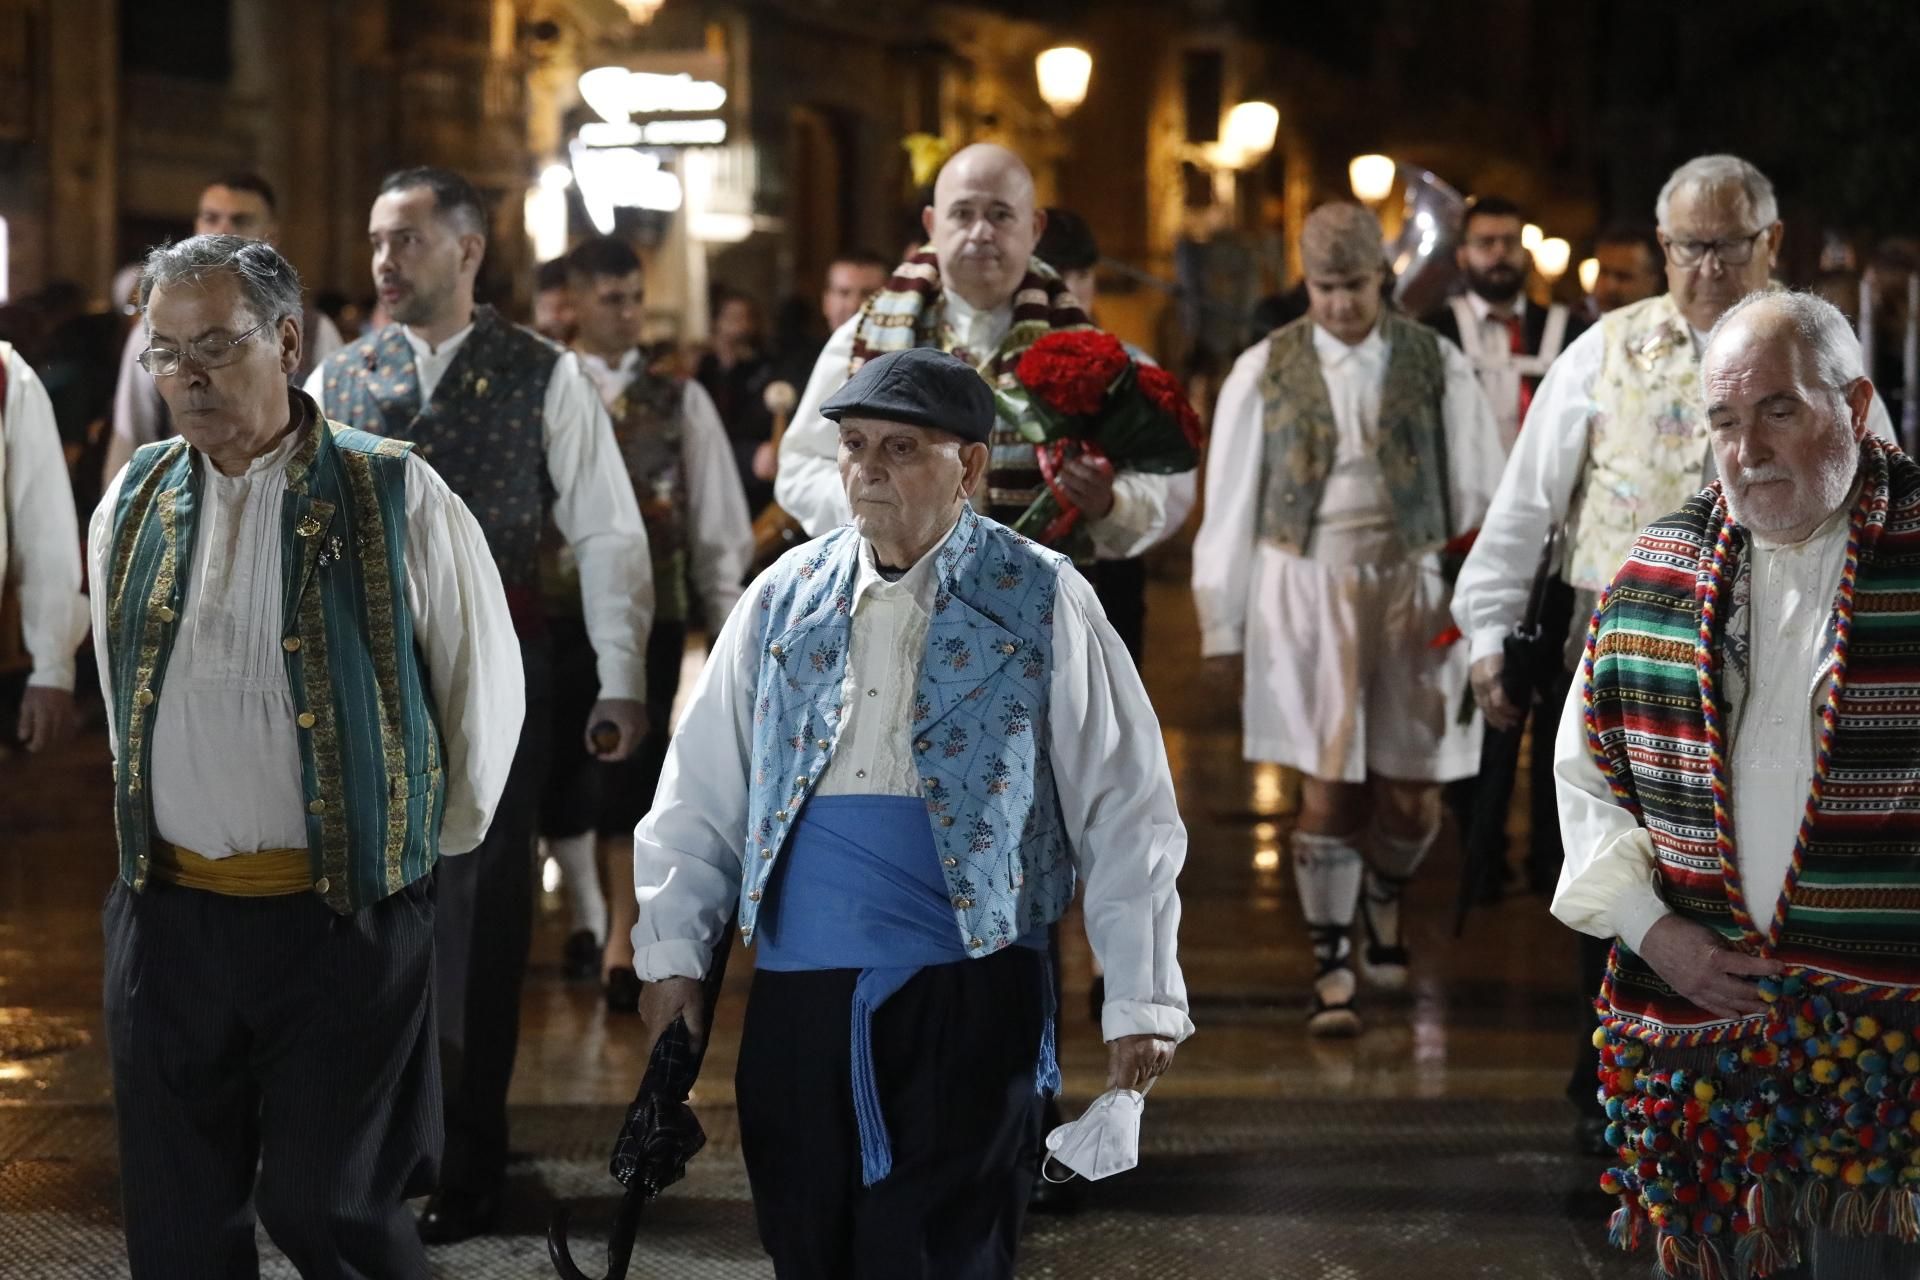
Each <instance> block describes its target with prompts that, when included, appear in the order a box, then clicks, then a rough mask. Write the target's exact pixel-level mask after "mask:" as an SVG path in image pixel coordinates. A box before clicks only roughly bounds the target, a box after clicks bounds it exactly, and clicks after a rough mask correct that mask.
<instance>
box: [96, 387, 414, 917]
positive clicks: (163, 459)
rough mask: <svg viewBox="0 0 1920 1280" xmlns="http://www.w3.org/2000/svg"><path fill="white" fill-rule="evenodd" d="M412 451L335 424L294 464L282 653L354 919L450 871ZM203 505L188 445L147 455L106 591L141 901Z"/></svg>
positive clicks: (310, 776) (336, 879)
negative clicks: (413, 513)
mask: <svg viewBox="0 0 1920 1280" xmlns="http://www.w3.org/2000/svg"><path fill="white" fill-rule="evenodd" d="M411 448H412V446H411V445H408V444H406V443H405V442H403V441H398V440H382V439H379V438H378V437H375V436H370V435H367V434H365V433H363V432H359V431H352V430H348V429H347V428H345V427H342V426H340V425H338V424H337V423H328V424H326V428H325V429H319V430H315V429H313V428H308V430H307V434H306V439H305V440H304V441H302V442H301V444H300V445H299V446H298V448H296V449H295V451H294V454H293V456H292V458H291V459H289V460H288V463H287V494H286V501H285V505H284V506H283V507H282V508H281V512H280V550H281V563H282V565H283V566H284V567H285V572H286V581H285V582H284V583H283V584H281V588H280V593H281V623H280V630H281V635H282V636H284V637H285V639H284V641H283V642H282V646H281V647H282V650H283V652H284V653H285V656H286V664H287V684H288V688H289V690H290V691H291V693H292V695H293V702H294V705H295V707H297V708H298V710H299V726H300V727H299V729H298V733H299V737H300V783H301V790H302V792H303V794H305V796H306V797H307V847H308V849H309V850H310V851H311V854H312V873H313V888H314V892H315V893H317V894H319V895H320V896H321V897H322V898H324V899H325V900H326V903H327V905H328V906H329V907H331V908H333V909H334V910H335V911H337V912H340V913H342V914H345V913H347V912H351V911H355V910H358V909H359V908H361V907H364V906H367V905H369V904H371V903H374V902H378V901H380V900H381V899H382V898H385V897H386V896H387V895H388V894H392V893H397V892H399V891H400V890H401V889H404V888H405V887H406V886H407V885H409V884H411V883H412V882H413V881H415V880H417V879H419V878H420V877H421V876H423V875H425V874H426V873H427V872H428V870H430V869H431V868H432V866H433V863H434V860H435V859H436V858H437V857H438V856H439V849H440V815H441V811H442V810H443V809H444V808H445V805H446V792H445V789H444V787H443V786H442V784H441V779H440V730H439V727H438V725H437V724H436V722H435V717H434V709H433V703H432V695H431V694H430V693H429V691H428V685H427V675H426V671H425V669H424V668H423V667H422V666H421V663H420V656H419V653H418V651H417V649H416V648H415V646H414V642H413V615H412V613H411V612H410V611H409V610H408V608H407V599H406V585H407V570H406V545H407V524H406V510H407V489H406V455H407V454H408V453H409V452H410V451H411ZM200 488H201V484H200V480H199V476H198V468H197V467H196V466H195V464H194V451H193V450H192V449H191V448H189V447H188V445H187V443H186V441H184V440H173V441H169V442H165V443H161V444H150V445H147V446H145V447H144V448H142V449H140V450H138V451H137V452H136V453H135V454H134V455H133V460H132V461H131V462H129V463H128V464H127V470H126V475H125V478H124V479H123V480H122V481H121V489H120V500H119V503H118V505H117V506H116V507H115V509H114V513H113V530H112V541H111V557H110V559H109V560H108V570H107V580H106V582H105V583H102V584H99V585H98V586H97V587H96V589H98V590H104V591H106V592H107V632H106V635H104V636H102V637H100V638H99V643H102V644H105V645H106V646H107V650H108V653H107V657H108V663H109V670H110V671H111V672H112V678H113V697H114V705H113V706H112V708H111V709H110V713H111V714H112V716H113V723H114V730H115V733H116V735H117V740H118V742H119V746H120V751H119V758H118V760H117V761H116V762H115V765H114V827H115V830H116V832H117V834H118V839H119V846H120V878H121V879H122V880H124V881H125V882H126V883H127V884H128V885H130V886H131V887H132V888H134V889H135V890H141V889H144V888H146V883H147V872H148V868H149V857H150V855H149V852H148V850H149V848H150V847H151V845H152V843H153V841H154V840H155V839H156V836H155V834H154V830H153V797H152V796H151V794H150V793H149V792H148V789H147V786H146V782H147V779H148V778H149V777H150V776H151V772H150V769H149V763H150V761H149V757H150V755H151V752H152V727H153V723H154V719H155V716H156V714H157V709H158V707H159V704H160V699H161V698H162V697H164V696H165V690H164V689H163V688H162V687H161V685H162V682H163V680H164V679H165V676H166V672H167V659H168V657H169V655H170V654H171V653H172V652H173V641H174V635H175V633H176V631H177V629H178V628H177V624H176V620H177V618H178V617H179V614H180V609H181V604H182V602H183V601H184V600H185V599H186V587H187V573H188V570H189V568H190V566H191V565H192V564H193V548H194V535H195V532H196V529H197V527H198V524H199V515H200V510H199V508H200ZM341 548H345V550H344V552H342V551H341V550H340V549H341ZM349 726H351V728H350V727H349Z"/></svg>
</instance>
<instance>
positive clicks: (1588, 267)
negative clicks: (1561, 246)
mask: <svg viewBox="0 0 1920 1280" xmlns="http://www.w3.org/2000/svg"><path fill="white" fill-rule="evenodd" d="M1599 283H1600V259H1598V258H1582V259H1581V260H1580V292H1582V293H1592V292H1593V286H1594V285H1596V284H1599Z"/></svg>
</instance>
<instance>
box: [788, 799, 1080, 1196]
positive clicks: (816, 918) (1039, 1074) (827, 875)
mask: <svg viewBox="0 0 1920 1280" xmlns="http://www.w3.org/2000/svg"><path fill="white" fill-rule="evenodd" d="M782 864H783V865H782V868H781V876H782V877H783V879H782V881H781V883H780V884H779V885H778V886H777V888H776V893H775V896H774V900H773V902H772V903H771V904H770V905H771V906H772V910H771V911H770V912H768V913H765V914H763V916H762V918H761V926H760V937H759V940H758V944H757V946H758V955H757V957H756V959H755V963H756V964H757V965H758V966H759V967H760V968H762V969H766V970H769V971H771V972H794V971H798V970H814V969H858V970H860V976H859V978H858V979H856V980H855V982H854V985H853V1110H854V1116H855V1118H856V1119H857V1120H858V1122H859V1126H860V1162H861V1176H862V1180H863V1182H864V1183H865V1184H866V1185H867V1186H872V1185H873V1184H874V1183H876V1182H878V1181H880V1179H882V1178H884V1177H886V1176H887V1174H888V1173H890V1172H892V1169H893V1147H892V1144H891V1142H890V1141H889V1139H888V1137H887V1126H886V1118H885V1117H884V1116H883V1115H881V1112H880V1090H879V1086H878V1084H877V1082H876V1081H875V1078H874V1069H873V1014H874V1011H875V1010H876V1009H878V1008H879V1007H880V1006H881V1005H883V1004H885V1003H886V1002H887V1000H888V999H889V998H890V997H891V996H892V995H893V994H894V993H895V992H896V991H898V990H900V988H902V987H904V986H906V985H907V983H908V982H910V981H911V980H912V979H913V976H914V975H915V974H916V973H919V972H920V971H921V970H922V969H925V968H928V967H930V966H932V965H941V964H955V963H958V962H960V961H964V960H967V959H968V958H969V957H968V955H967V949H966V946H965V944H964V943H963V942H962V940H961V938H960V933H959V926H958V925H956V924H955V922H954V914H953V913H954V906H953V904H952V903H951V902H949V901H948V900H947V883H946V877H945V875H944V874H943V873H942V871H941V869H940V859H939V855H938V853H937V852H936V851H935V848H934V843H933V826H932V824H931V823H930V822H929V821H928V820H927V806H926V805H925V803H924V802H922V801H921V800H919V799H918V798H917V797H914V796H815V797H814V798H813V799H812V800H810V801H809V802H808V803H807V807H806V808H805V809H804V810H803V811H802V812H801V814H800V820H799V821H798V822H797V823H795V824H794V828H793V837H792V839H791V841H790V842H789V843H788V846H787V849H786V852H785V853H784V854H783V855H782ZM1016 945H1018V946H1022V947H1029V948H1032V949H1033V950H1036V951H1043V952H1044V951H1045V950H1046V949H1047V931H1046V930H1045V929H1036V930H1034V931H1033V932H1032V933H1030V934H1028V935H1027V936H1026V937H1024V938H1021V939H1020V940H1019V941H1018V943H1017V944H1016ZM1041 985H1042V987H1043V988H1044V989H1045V999H1044V1004H1043V1006H1042V1007H1043V1008H1044V1009H1045V1013H1046V1018H1045V1023H1044V1027H1043V1029H1042V1031H1041V1035H1040V1055H1039V1060H1038V1061H1037V1062H1036V1063H1035V1064H1034V1087H1035V1088H1036V1089H1038V1090H1041V1091H1045V1092H1051V1091H1057V1090H1058V1089H1059V1087H1060V1068H1059V1064H1058V1061H1057V1060H1056V1058H1055V1055H1054V997H1053V981H1052V978H1051V976H1050V975H1048V976H1046V977H1045V978H1044V979H1043V981H1042V983H1041Z"/></svg>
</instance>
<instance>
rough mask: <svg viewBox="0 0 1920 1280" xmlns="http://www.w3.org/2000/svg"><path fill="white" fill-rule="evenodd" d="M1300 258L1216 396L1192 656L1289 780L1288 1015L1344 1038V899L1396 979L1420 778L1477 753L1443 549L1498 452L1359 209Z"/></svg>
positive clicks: (1422, 838)
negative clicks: (1393, 306) (1277, 315)
mask: <svg viewBox="0 0 1920 1280" xmlns="http://www.w3.org/2000/svg"><path fill="white" fill-rule="evenodd" d="M1300 257H1301V260H1302V265H1303V266H1304V268H1305V273H1306V280H1307V292H1308V296H1309V300H1310V309H1309V313H1308V314H1307V315H1306V316H1304V317H1302V318H1301V319H1299V320H1296V321H1294V322H1293V323H1292V324H1290V325H1287V326H1286V327H1284V328H1281V329H1277V330H1275V331H1274V332H1273V333H1272V334H1271V335H1270V336H1268V337H1267V338H1266V339H1264V340H1263V341H1261V342H1258V343H1256V344H1255V345H1254V346H1253V347H1252V348H1251V349H1250V350H1248V351H1247V352H1246V353H1245V354H1243V355H1242V356H1241V357H1240V359H1239V361H1238V362H1237V363H1236V364H1235V365H1234V368H1233V372H1232V374H1231V375H1230V376H1229V377H1228V378H1227V380H1226V382H1225V384H1224V385H1223V386H1222V387H1221V389H1220V400H1219V405H1218V407H1217V409H1216V410H1215V413H1214V427H1213V445H1212V450H1211V453H1210V456H1209V458H1208V462H1207V478H1206V486H1207V487H1206V513H1207V514H1206V520H1205V523H1203V524H1202V525H1201V527H1200V533H1199V536H1198V537H1197V538H1196V539H1195V540H1194V545H1193V594H1194V603H1195V604H1196V606H1197V607H1198V610H1199V614H1200V625H1201V652H1202V653H1203V654H1204V655H1205V656H1206V657H1207V658H1208V660H1209V662H1210V664H1211V665H1212V666H1213V667H1214V669H1215V671H1216V673H1217V674H1219V675H1220V676H1221V677H1222V678H1223V679H1225V680H1227V681H1229V682H1233V683H1238V684H1240V685H1241V687H1242V688H1243V689H1244V697H1243V708H1242V709H1243V714H1244V718H1245V726H1246V728H1245V732H1246V746H1245V749H1246V756H1247V758H1248V759H1249V760H1261V761H1271V762H1274V763H1277V764H1283V765H1287V766H1290V767H1291V768H1294V769H1297V770H1299V771H1300V772H1301V774H1303V775H1304V781H1303V783H1302V786H1301V805H1300V819H1299V826H1298V827H1297V829H1296V830H1295V832H1294V837H1293V865H1294V877H1295V880H1296V882H1297V883H1298V885H1299V889H1300V903H1301V907H1302V908H1303V911H1304V914H1305V916H1306V922H1307V927H1308V929H1309V930H1310V931H1311V933H1312V938H1313V951H1314V958H1315V961H1316V964H1317V969H1318V975H1317V977H1316V980H1315V983H1314V1001H1313V1010H1312V1013H1311V1015H1310V1018H1309V1021H1308V1024H1307V1026H1308V1030H1309V1031H1310V1032H1311V1033H1313V1034H1315V1035H1354V1034H1356V1033H1357V1032H1358V1031H1359V1030H1360V1020H1359V1016H1358V1014H1357V1013H1356V1012H1355V1008H1354V997H1355V990H1356V981H1355V977H1354V972H1353V968H1352V963H1351V960H1352V947H1351V945H1350V943H1349V941H1348V938H1347V934H1348V932H1349V931H1350V930H1351V928H1352V926H1353V923H1354V913H1355V910H1356V908H1357V909H1358V910H1359V912H1360V918H1361V924H1362V925H1363V926H1364V928H1365V932H1366V949H1365V952H1364V953H1363V954H1362V956H1361V961H1362V964H1361V972H1362V973H1363V974H1365V975H1366V976H1367V978H1368V979H1369V980H1370V981H1371V982H1372V983H1373V984H1374V985H1375V986H1376V987H1378V988H1380V989H1383V990H1397V989H1400V988H1402V987H1404V986H1405V985H1406V981H1407V950H1406V944H1405V940H1404V938H1403V937H1402V934H1401V929H1400V919H1399V915H1400V912H1399V903H1400V896H1401V893H1402V891H1403V890H1404V888H1405V886H1406V884H1407V881H1408V879H1409V878H1410V877H1411V876H1412V875H1413V872H1414V870H1415V868H1417V867H1418V866H1419V865H1420V863H1421V861H1422V860H1423V859H1424V858H1425V857H1426V854H1427V851H1428V849H1429V848H1431V847H1432V844H1433V840H1434V837H1435V836H1436V835H1437V833H1438V831H1439V824H1440V807H1439V802H1440V784H1442V783H1445V782H1450V781H1452V780H1454V779H1456V778H1464V777H1467V776H1469V775H1471V774H1472V773H1473V772H1474V771H1475V769H1477V768H1478V766H1479V761H1480V729H1479V726H1478V724H1477V723H1472V722H1469V723H1465V724H1463V723H1461V719H1460V716H1459V715H1458V714H1457V713H1458V711H1459V708H1460V706H1461V703H1462V700H1463V698H1464V697H1465V694H1466V689H1467V655H1466V647H1465V646H1464V645H1461V644H1458V643H1453V642H1452V640H1453V637H1454V635H1456V634H1457V633H1452V634H1450V632H1451V628H1452V623H1451V620H1450V619H1449V618H1448V616H1447V602H1448V596H1449V593H1450V586H1449V583H1448V581H1447V578H1446V576H1445V574H1444V573H1443V569H1442V552H1443V549H1444V548H1446V546H1447V544H1448V543H1450V542H1452V541H1454V540H1455V539H1457V538H1458V537H1459V536H1460V535H1461V534H1462V533H1463V532H1464V531H1466V530H1469V529H1472V528H1473V527H1474V526H1475V525H1476V524H1478V523H1479V520H1480V516H1481V513H1482V512H1484V511H1485V510H1486V509H1487V503H1488V501H1489V500H1490V498H1491V497H1492V494H1493V490H1494V486H1495V485H1496V484H1498V483H1499V480H1500V468H1501V466H1502V463H1503V461H1504V455H1503V453H1502V450H1501V447H1500V435H1499V427H1498V425H1497V424H1496V422H1495V420H1494V416H1493V410H1492V408H1491V407H1490V406H1489V405H1488V404H1487V400H1486V397H1485V395H1483V394H1482V393H1481V390H1480V386H1479V383H1478V382H1477V381H1476V380H1475V378H1474V372H1473V366H1472V365H1471V364H1470V363H1468V361H1467V358H1466V357H1465V356H1464V355H1462V354H1461V352H1460V349H1459V348H1458V347H1456V346H1454V345H1453V344H1452V343H1451V342H1448V341H1447V340H1446V339H1444V338H1441V337H1439V336H1438V335H1437V334H1435V333H1434V332H1433V331H1432V330H1430V329H1427V328H1425V327H1423V326H1421V325H1418V324H1415V323H1413V322H1412V321H1410V320H1407V319H1405V318H1403V317H1401V316H1399V315H1396V314H1395V313H1393V312H1392V311H1390V310H1388V309H1387V308H1386V307H1385V306H1384V304H1383V301H1382V298H1381V288H1382V285H1383V284H1384V282H1385V279H1386V263H1385V257H1384V254H1383V251H1382V249H1381V234H1380V224H1379V223H1378V222H1377V221H1375V219H1374V217H1373V215H1372V214H1371V213H1368V212H1367V211H1366V210H1365V209H1362V208H1361V207H1360V206H1358V205H1355V204H1329V205H1325V206H1322V207H1321V208H1319V209H1316V210H1315V211H1314V212H1313V213H1312V214H1311V215H1310V216H1309V217H1308V218H1307V221H1306V225H1305V226H1304V227H1303V228H1302V230H1301V233H1300ZM1363 889H1364V893H1363Z"/></svg>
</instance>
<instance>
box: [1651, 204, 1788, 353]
mask: <svg viewBox="0 0 1920 1280" xmlns="http://www.w3.org/2000/svg"><path fill="white" fill-rule="evenodd" d="M1667 221H1668V222H1669V223H1670V224H1671V225H1670V226H1665V227H1661V228H1660V243H1661V244H1662V245H1663V246H1665V248H1666V251H1667V291H1668V292H1669V293H1671V294H1672V295H1673V301H1674V304H1675V305H1676V306H1678V307H1679V308H1680V311H1681V313H1682V314H1683V315H1685V316H1686V317H1687V323H1689V324H1691V325H1692V326H1693V327H1694V328H1696V329H1700V330H1707V329H1711V328H1712V327H1713V326H1714V323H1715V322H1716V321H1718V320H1719V319H1720V317H1721V316H1722V315H1724V314H1725V313H1726V310H1727V308H1728V307H1731V306H1732V305H1733V304H1734V303H1736V302H1738V301H1740V299H1742V298H1744V297H1746V296H1747V295H1748V294H1750V293H1752V292H1753V291H1754V290H1756V289H1763V288H1765V287H1766V284H1767V276H1768V274H1769V273H1770V272H1771V271H1772V270H1773V263H1774V258H1775V255H1776V254H1777V253H1778V252H1779V249H1780V224H1779V223H1777V222H1776V223H1773V224H1772V225H1771V226H1770V227H1762V226H1756V225H1755V224H1754V220H1753V210H1751V209H1750V208H1748V207H1747V196H1746V193H1745V192H1744V191H1742V190H1741V189H1740V188H1739V187H1738V186H1733V185H1730V186H1723V187H1702V186H1698V185H1695V186H1690V187H1682V188H1680V190H1678V191H1676V192H1674V193H1673V199H1672V200H1671V201H1670V202H1669V204H1668V208H1667ZM1708 243H1712V244H1714V245H1716V246H1721V247H1720V248H1717V249H1716V250H1715V251H1713V252H1710V253H1706V254H1704V255H1703V256H1702V257H1701V258H1700V260H1699V261H1698V262H1695V263H1693V264H1691V265H1685V264H1682V263H1680V262H1677V261H1675V259H1676V257H1678V256H1680V255H1682V254H1683V253H1684V252H1685V247H1686V246H1688V245H1692V246H1699V245H1704V244H1708ZM1723 252H1724V253H1726V254H1727V255H1728V256H1730V257H1736V258H1737V257H1741V256H1743V255H1745V254H1747V253H1751V254H1752V256H1751V257H1749V258H1747V259H1746V260H1745V261H1744V262H1742V263H1727V262H1724V261H1722V260H1721V257H1720V255H1721V253H1723Z"/></svg>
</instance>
